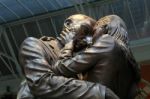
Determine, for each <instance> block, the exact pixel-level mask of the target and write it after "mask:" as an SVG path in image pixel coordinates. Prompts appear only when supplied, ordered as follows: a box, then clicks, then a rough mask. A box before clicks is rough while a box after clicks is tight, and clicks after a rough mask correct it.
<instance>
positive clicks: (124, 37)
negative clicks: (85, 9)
mask: <svg viewBox="0 0 150 99" xmlns="http://www.w3.org/2000/svg"><path fill="white" fill-rule="evenodd" d="M74 48H75V46H74V41H71V42H69V43H68V44H66V45H65V47H64V48H63V50H62V51H61V55H60V59H59V60H58V61H57V63H56V64H55V66H53V68H52V71H54V72H55V73H56V74H57V75H63V76H66V77H74V76H75V75H77V74H79V73H85V74H86V78H84V77H83V78H84V79H85V80H87V81H90V82H95V83H99V84H103V85H105V86H107V87H108V88H110V89H111V90H112V91H113V92H115V94H116V95H117V96H119V98H120V99H134V98H135V96H136V94H137V83H138V82H139V80H140V73H139V68H138V64H137V63H136V61H135V59H134V57H133V55H132V53H131V51H130V48H129V46H128V34H127V28H126V25H125V23H124V22H123V20H122V19H121V18H120V17H118V16H116V15H109V16H106V17H103V18H101V19H100V20H98V21H97V22H96V25H95V26H94V36H93V44H92V45H90V46H88V47H87V48H86V49H84V50H82V51H80V53H77V54H75V55H74ZM62 56H63V57H62ZM87 71H88V72H87ZM86 72H87V73H86Z"/></svg>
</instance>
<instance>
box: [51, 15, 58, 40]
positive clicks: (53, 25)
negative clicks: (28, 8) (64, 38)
mask: <svg viewBox="0 0 150 99" xmlns="http://www.w3.org/2000/svg"><path fill="white" fill-rule="evenodd" d="M50 20H51V23H52V27H53V28H54V31H55V35H56V37H57V36H58V33H57V29H56V25H55V23H54V22H53V20H52V18H51V17H50Z"/></svg>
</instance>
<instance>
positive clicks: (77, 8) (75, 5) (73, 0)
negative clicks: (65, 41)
mask: <svg viewBox="0 0 150 99" xmlns="http://www.w3.org/2000/svg"><path fill="white" fill-rule="evenodd" d="M71 1H72V3H73V5H74V7H75V9H76V11H77V12H80V9H79V7H78V6H77V4H76V2H75V0H71Z"/></svg>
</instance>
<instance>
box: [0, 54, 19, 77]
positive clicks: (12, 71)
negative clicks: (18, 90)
mask: <svg viewBox="0 0 150 99" xmlns="http://www.w3.org/2000/svg"><path fill="white" fill-rule="evenodd" d="M0 59H1V60H2V61H3V63H4V64H5V66H6V67H7V68H8V70H9V71H10V72H11V73H12V74H13V76H14V77H15V78H18V77H17V75H16V74H15V72H14V70H11V68H10V67H9V65H8V64H7V62H6V61H5V60H4V59H3V58H2V56H0Z"/></svg>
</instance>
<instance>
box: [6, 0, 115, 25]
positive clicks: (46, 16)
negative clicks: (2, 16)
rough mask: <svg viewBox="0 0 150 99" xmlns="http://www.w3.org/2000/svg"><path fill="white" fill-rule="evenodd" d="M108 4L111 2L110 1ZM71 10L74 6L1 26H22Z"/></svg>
mask: <svg viewBox="0 0 150 99" xmlns="http://www.w3.org/2000/svg"><path fill="white" fill-rule="evenodd" d="M50 1H51V0H48V2H49V4H51V2H50ZM114 1H117V0H114ZM114 1H113V2H114ZM68 2H74V0H68ZM110 2H112V0H111V1H110ZM105 3H106V2H103V1H101V0H100V1H97V2H92V4H91V6H99V5H102V4H105ZM53 6H54V5H53ZM83 6H85V7H87V5H83ZM72 10H74V6H72V7H70V8H67V9H63V10H57V11H54V12H51V13H47V14H42V15H38V16H34V17H30V18H26V19H22V20H18V21H14V22H10V23H6V24H3V26H13V25H17V24H23V23H26V22H30V21H35V20H40V19H44V18H49V17H52V16H57V15H61V14H64V12H65V13H70V12H72Z"/></svg>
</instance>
